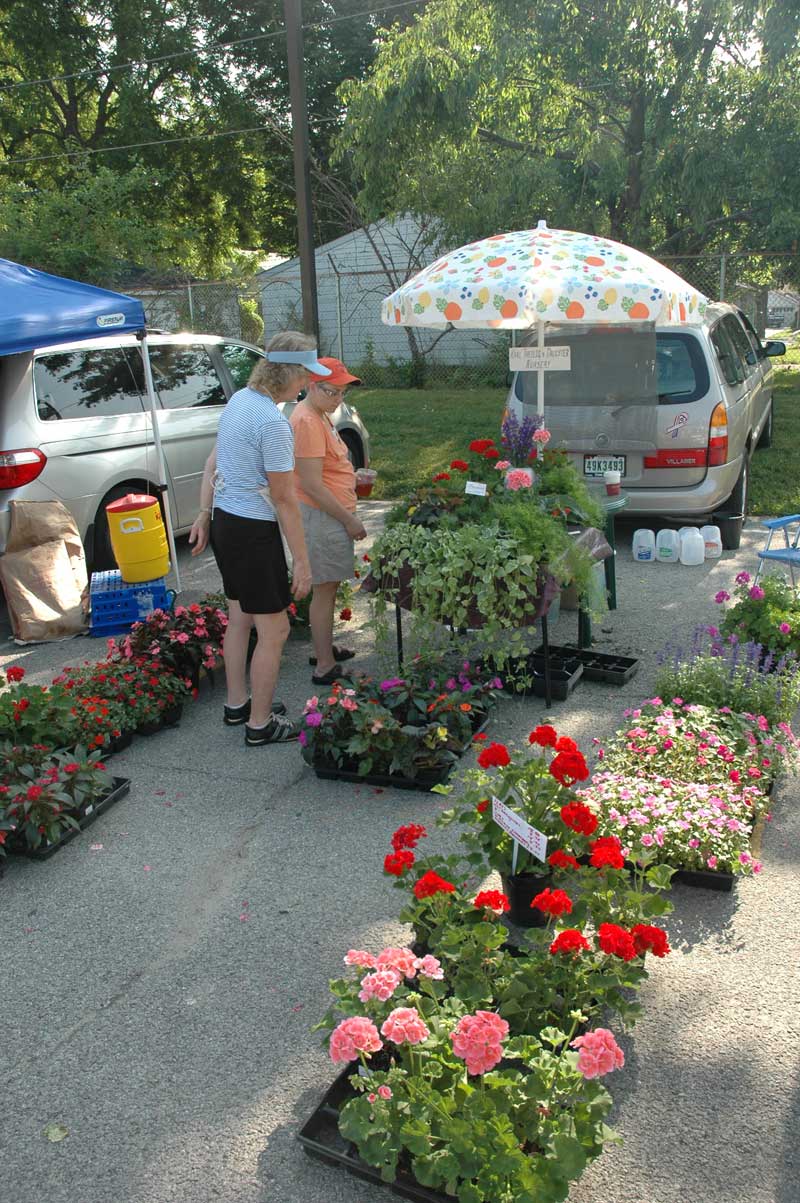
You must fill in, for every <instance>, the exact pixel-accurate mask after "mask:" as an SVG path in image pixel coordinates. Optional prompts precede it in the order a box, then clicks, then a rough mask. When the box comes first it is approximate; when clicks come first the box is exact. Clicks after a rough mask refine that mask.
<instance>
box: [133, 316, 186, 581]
mask: <svg viewBox="0 0 800 1203" xmlns="http://www.w3.org/2000/svg"><path fill="white" fill-rule="evenodd" d="M139 341H140V344H141V348H142V364H143V367H144V383H145V389H146V392H147V405H148V408H149V410H150V423H151V425H152V427H153V442H154V444H155V449H156V463H157V465H158V483H159V485H160V486H161V496H162V499H163V502H164V517H165V518H166V520H167V542H168V543H169V554H170V557H171V559H172V569H173V571H174V573H175V583H176V585H177V586H178V593H180V591H181V573H180V569H179V568H178V552H177V550H176V548H175V535H174V533H173V530H172V514H171V513H170V505H169V489H168V488H167V465H166V464H165V462H164V449H163V447H162V446H161V432H160V430H159V429H158V411H157V409H156V393H155V389H154V387H153V370H152V367H151V366H150V351H149V349H148V346H147V334H146V333H145V332H144V331H142V333H141V335H140V337H139Z"/></svg>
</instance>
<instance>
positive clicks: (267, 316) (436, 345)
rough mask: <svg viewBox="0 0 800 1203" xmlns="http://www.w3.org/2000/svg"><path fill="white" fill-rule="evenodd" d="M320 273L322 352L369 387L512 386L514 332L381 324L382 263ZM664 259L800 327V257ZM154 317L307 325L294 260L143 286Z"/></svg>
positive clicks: (198, 323)
mask: <svg viewBox="0 0 800 1203" xmlns="http://www.w3.org/2000/svg"><path fill="white" fill-rule="evenodd" d="M329 262H330V263H331V270H319V269H318V274H317V302H318V309H319V319H320V348H321V352H322V354H325V355H336V356H338V357H339V358H340V359H343V360H344V361H345V363H346V364H347V365H348V367H349V368H350V370H351V371H353V372H355V373H356V374H357V375H359V376H360V377H361V378H362V379H363V381H364V383H365V384H366V385H368V386H369V387H372V388H402V387H405V388H409V387H412V388H414V387H417V388H418V387H429V388H435V387H444V388H464V387H467V388H481V387H484V388H485V387H496V388H502V387H505V386H507V384H508V380H509V373H508V348H509V346H510V345H512V342H513V335H512V334H510V333H508V332H505V331H495V330H476V331H473V330H454V329H452V328H451V329H448V330H445V331H436V330H424V329H409V328H405V327H401V326H397V327H390V326H384V325H383V323H382V322H381V317H380V305H381V301H382V300H383V298H384V297H385V296H387V295H388V293H389V292H391V291H392V288H393V285H392V284H390V282H389V280H388V278H387V274H386V272H384V271H383V270H380V269H377V268H376V269H370V270H362V271H339V270H336V269H335V268H334V267H333V264H332V261H331V260H330V259H329ZM661 262H663V263H664V264H665V266H667V267H669V268H670V269H671V270H672V271H674V272H676V273H677V274H678V275H679V276H682V277H683V278H684V279H685V280H687V281H688V282H689V283H690V284H693V285H694V286H695V287H696V288H699V289H700V291H701V292H704V293H705V294H706V296H708V297H710V298H712V299H714V300H725V301H729V302H731V303H732V304H734V305H738V306H739V308H741V309H742V310H743V311H744V312H745V313H746V314H747V316H748V317H749V319H750V321H751V322H752V324H753V326H754V327H755V329H756V330H757V331H758V332H759V334H761V335H762V336H763V334H764V332H765V330H766V329H767V328H769V327H780V328H785V327H787V326H789V327H797V326H799V325H800V255H792V254H761V255H743V254H714V255H678V256H670V257H664V258H663V259H662V260H661ZM132 295H135V296H138V297H139V298H140V299H141V301H142V303H143V304H144V307H145V311H146V313H147V319H148V323H149V324H150V325H151V326H153V327H154V328H155V329H160V330H165V331H177V330H191V331H195V332H197V333H207V334H221V335H225V336H227V337H232V338H241V339H244V340H245V341H246V342H252V343H255V344H256V345H263V343H264V341H265V340H266V339H269V338H270V337H271V336H272V335H273V334H275V333H277V332H278V331H279V330H286V329H291V328H295V329H302V312H303V311H302V297H301V290H300V276H299V272H298V270H297V266H296V262H292V263H291V264H290V265H287V271H286V272H285V273H281V270H280V268H276V269H273V270H272V271H269V272H265V273H263V274H262V275H261V276H260V277H257V278H255V279H253V280H251V281H249V282H248V283H247V284H235V283H225V282H209V283H206V282H197V283H196V282H192V283H187V284H186V285H185V286H184V287H182V288H174V287H173V288H169V289H160V290H159V289H143V290H140V291H138V292H136V293H133V294H132Z"/></svg>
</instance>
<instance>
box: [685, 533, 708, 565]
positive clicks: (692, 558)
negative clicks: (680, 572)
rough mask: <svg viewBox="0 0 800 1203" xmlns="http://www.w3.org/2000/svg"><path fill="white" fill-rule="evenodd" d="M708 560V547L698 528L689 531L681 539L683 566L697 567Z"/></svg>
mask: <svg viewBox="0 0 800 1203" xmlns="http://www.w3.org/2000/svg"><path fill="white" fill-rule="evenodd" d="M705 558H706V545H705V540H704V539H703V536H702V535H701V534H700V531H699V530H698V529H697V527H696V526H693V527H691V528H690V529H689V530H687V532H686V534H685V535H683V537H682V538H681V564H686V565H688V566H689V567H693V568H694V567H696V566H697V565H698V564H702V563H703V560H705Z"/></svg>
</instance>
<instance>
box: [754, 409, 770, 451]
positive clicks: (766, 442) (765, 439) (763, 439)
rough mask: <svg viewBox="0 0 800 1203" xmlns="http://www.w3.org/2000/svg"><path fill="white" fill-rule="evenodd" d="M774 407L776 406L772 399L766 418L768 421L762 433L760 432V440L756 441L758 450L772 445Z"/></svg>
mask: <svg viewBox="0 0 800 1203" xmlns="http://www.w3.org/2000/svg"><path fill="white" fill-rule="evenodd" d="M773 408H774V403H773V402H772V401H770V403H769V414H768V415H767V420H766V422H765V423H764V429H763V430H762V431H761V434H760V435H759V437H758V442H757V443H756V451H763V450H765V449H766V448H767V447H771V446H772V414H773Z"/></svg>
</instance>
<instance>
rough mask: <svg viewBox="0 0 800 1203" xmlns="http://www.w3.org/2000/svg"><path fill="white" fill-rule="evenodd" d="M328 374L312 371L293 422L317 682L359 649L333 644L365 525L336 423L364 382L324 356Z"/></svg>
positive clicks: (333, 674)
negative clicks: (339, 598)
mask: <svg viewBox="0 0 800 1203" xmlns="http://www.w3.org/2000/svg"><path fill="white" fill-rule="evenodd" d="M320 363H321V364H322V365H323V367H326V368H329V369H330V372H331V374H330V375H329V376H315V375H314V373H313V372H312V373H311V379H310V383H309V386H308V392H307V394H306V396H305V398H304V399H303V400H302V401H301V402H299V404H298V405H296V406H295V409H294V412H293V413H292V416H291V418H290V419H289V421H290V422H291V424H292V430H293V432H294V456H295V485H296V489H297V496H298V499H299V501H300V511H301V513H302V516H303V528H304V531H305V538H306V546H307V547H308V554H309V559H310V561H311V579H312V582H313V586H314V591H313V594H312V597H311V606H310V614H309V616H310V620H311V635H312V638H313V640H314V652H315V654H316V662H317V666H316V672H315V673H314V675H313V676H312V678H311V680H312V681H313V682H314V684H315V685H330V684H332V682H333V681H335V680H336V679H337V678H338V677H341V676H344V675H345V674H344V672H343V671H342V668H341V665H340V664H339V661H341V660H349V659H350V658H351V657H352V656H353V655H354V654H355V653H353V652H351V651H348V650H347V649H345V648H336V647H334V644H333V616H334V610H335V608H336V593H337V590H338V588H339V585H340V583H341V582H342V581H343V580H349V579H350V577H352V576H353V567H354V548H353V542H354V540H355V539H363V538H364V537H365V536H366V533H367V532H366V530H365V529H364V525H363V523H362V522H361V521H360V520H359V519H358V518H357V517H356V474H355V472H354V470H353V465H352V464H351V463H350V459H349V456H348V454H347V447H346V446H345V444H344V442H343V441H342V439H341V438H340V437H339V434H338V433H337V431H336V428H335V427H334V425H333V423H332V422H331V419H330V415H331V414H332V413H334V412H335V410H337V409H338V408H339V405H340V404H341V402H342V401H343V399H344V396H345V393H346V392H347V389H348V387H349V386H350V385H352V384H360V383H361V381H360V380H359V378H358V377H357V376H353V375H351V373H350V372H348V370H347V368H346V367H345V366H344V364H343V363H342V361H341V360H340V359H333V358H325V359H320Z"/></svg>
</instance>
